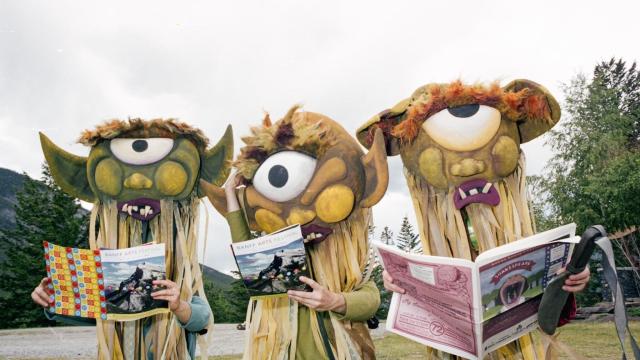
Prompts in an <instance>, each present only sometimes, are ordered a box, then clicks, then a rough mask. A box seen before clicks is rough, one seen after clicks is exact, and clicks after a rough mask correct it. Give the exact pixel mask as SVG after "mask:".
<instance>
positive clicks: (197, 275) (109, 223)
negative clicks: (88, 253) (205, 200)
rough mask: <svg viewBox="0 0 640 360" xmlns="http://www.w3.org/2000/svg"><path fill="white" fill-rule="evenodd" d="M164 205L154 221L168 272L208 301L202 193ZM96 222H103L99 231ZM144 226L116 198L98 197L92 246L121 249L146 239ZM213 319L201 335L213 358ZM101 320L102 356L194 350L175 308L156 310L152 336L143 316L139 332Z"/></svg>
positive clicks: (182, 355) (182, 354)
mask: <svg viewBox="0 0 640 360" xmlns="http://www.w3.org/2000/svg"><path fill="white" fill-rule="evenodd" d="M160 206H161V212H160V215H159V216H157V217H155V218H154V219H153V220H151V221H150V222H149V224H148V226H149V231H150V234H151V238H152V241H153V242H154V243H164V244H165V249H166V253H165V256H166V266H167V278H170V279H173V280H174V281H175V282H176V283H177V284H179V285H180V297H181V298H182V299H183V300H185V301H190V300H191V297H192V296H193V295H195V294H197V295H199V296H200V298H201V299H202V300H204V301H205V302H206V301H207V298H206V296H205V293H204V288H203V281H202V274H201V271H200V266H199V264H198V261H197V241H198V213H199V199H198V198H197V197H196V196H193V197H191V198H189V199H186V200H183V201H180V202H173V201H167V200H162V201H161V202H160ZM96 223H99V226H100V229H99V231H98V234H97V235H96V233H95V228H96ZM142 226H143V224H142V222H141V221H139V220H135V219H133V218H131V217H127V216H124V215H119V214H118V209H117V207H116V202H115V201H109V202H107V203H104V204H102V203H97V204H96V205H95V206H94V209H93V210H92V213H91V225H90V227H91V230H90V238H89V240H90V246H91V248H92V249H98V248H101V247H104V248H111V249H115V248H126V247H132V246H138V245H141V244H142V242H143V240H142ZM174 226H175V228H176V231H175V233H174ZM209 319H210V320H209V325H208V329H209V332H208V336H206V337H205V336H200V337H199V338H198V343H199V345H200V349H201V358H203V359H207V353H206V351H207V349H208V348H209V346H208V345H209V342H210V339H211V338H210V336H211V334H212V329H213V314H210V317H209ZM96 326H97V334H98V358H99V359H101V360H102V359H104V360H111V359H123V358H124V354H129V355H133V356H134V358H135V359H144V358H146V357H147V353H146V351H147V348H149V350H150V351H151V352H152V353H153V356H154V358H157V359H186V358H188V356H189V355H188V349H187V343H186V337H185V332H184V331H183V330H182V329H181V328H180V326H179V325H178V323H177V319H176V318H175V316H174V315H173V314H172V313H170V314H160V315H155V316H153V322H152V324H151V329H150V330H149V331H148V333H147V334H146V336H143V332H142V321H136V322H135V329H134V331H133V334H130V333H129V331H130V330H129V329H127V328H125V327H123V326H122V324H121V323H118V322H115V321H101V320H98V321H97V325H96ZM132 335H133V336H135V340H134V342H133V344H134V346H135V349H133V350H132V349H130V348H125V344H126V341H124V340H126V338H127V337H129V336H132ZM127 357H129V356H127Z"/></svg>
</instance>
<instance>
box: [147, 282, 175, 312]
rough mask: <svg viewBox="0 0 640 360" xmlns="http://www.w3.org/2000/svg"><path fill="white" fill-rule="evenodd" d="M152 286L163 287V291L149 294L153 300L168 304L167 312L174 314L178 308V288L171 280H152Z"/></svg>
mask: <svg viewBox="0 0 640 360" xmlns="http://www.w3.org/2000/svg"><path fill="white" fill-rule="evenodd" d="M153 285H159V286H164V287H165V289H164V290H159V291H156V292H153V293H151V297H152V298H153V299H154V300H165V301H167V302H168V303H169V310H171V311H173V312H175V311H176V310H178V308H179V307H180V301H181V300H180V288H179V287H178V284H176V283H174V282H173V281H171V280H153Z"/></svg>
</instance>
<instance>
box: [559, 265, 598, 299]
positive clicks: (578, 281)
mask: <svg viewBox="0 0 640 360" xmlns="http://www.w3.org/2000/svg"><path fill="white" fill-rule="evenodd" d="M561 271H564V269H561ZM590 278H591V271H590V270H589V266H587V267H585V268H584V270H582V272H580V273H578V274H573V275H569V277H568V278H567V279H566V280H565V281H564V285H563V286H562V290H564V291H567V292H572V293H576V292H579V291H582V290H584V288H585V287H586V286H587V284H588V283H589V279H590Z"/></svg>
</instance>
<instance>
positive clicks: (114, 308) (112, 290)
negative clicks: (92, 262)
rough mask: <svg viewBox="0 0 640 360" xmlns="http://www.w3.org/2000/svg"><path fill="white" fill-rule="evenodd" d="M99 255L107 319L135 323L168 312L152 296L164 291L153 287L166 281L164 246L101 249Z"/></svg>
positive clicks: (162, 301) (164, 306)
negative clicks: (133, 321)
mask: <svg viewBox="0 0 640 360" xmlns="http://www.w3.org/2000/svg"><path fill="white" fill-rule="evenodd" d="M100 256H101V260H102V261H101V264H102V271H103V273H104V292H105V298H106V307H107V320H123V321H128V320H136V319H141V318H144V317H147V316H151V315H155V314H160V313H168V312H169V308H168V304H167V302H166V301H164V300H154V299H153V298H152V297H151V293H153V292H155V291H159V290H162V289H164V288H163V287H160V286H157V285H154V284H153V281H154V280H165V279H166V266H165V246H164V244H152V245H142V246H136V247H132V248H127V249H116V250H100Z"/></svg>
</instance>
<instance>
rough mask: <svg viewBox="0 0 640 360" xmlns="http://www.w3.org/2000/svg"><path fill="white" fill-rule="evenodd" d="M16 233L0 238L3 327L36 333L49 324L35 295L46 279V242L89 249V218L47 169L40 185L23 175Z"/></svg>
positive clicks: (1, 320)
mask: <svg viewBox="0 0 640 360" xmlns="http://www.w3.org/2000/svg"><path fill="white" fill-rule="evenodd" d="M17 199H18V203H17V205H16V207H15V209H16V223H17V225H16V228H15V229H13V230H7V231H6V232H4V233H3V234H0V244H2V245H3V246H4V253H5V255H6V261H5V263H4V265H3V267H2V269H0V309H2V311H1V312H0V327H2V328H16V327H34V326H43V325H46V324H48V323H49V322H48V321H47V320H46V318H45V317H44V314H43V310H42V308H41V307H40V306H39V305H37V304H35V303H34V302H33V300H32V299H31V292H32V291H33V288H34V287H36V286H37V285H38V284H39V283H40V280H41V279H42V278H43V277H45V276H46V270H45V263H44V250H43V247H42V242H43V241H45V240H46V241H50V242H53V243H55V244H58V245H61V246H78V247H85V248H86V247H88V246H87V230H88V226H87V225H88V216H87V212H86V211H84V210H82V209H81V207H80V204H79V202H78V201H77V200H75V199H74V198H72V197H70V196H69V195H67V194H65V193H64V192H63V191H62V190H61V189H60V188H59V187H58V186H56V185H55V183H54V182H53V178H52V177H51V174H50V172H49V169H48V168H47V167H46V166H43V170H42V181H37V180H33V179H30V178H29V177H28V176H26V175H25V182H24V187H23V188H22V190H21V191H19V192H18V194H17Z"/></svg>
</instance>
